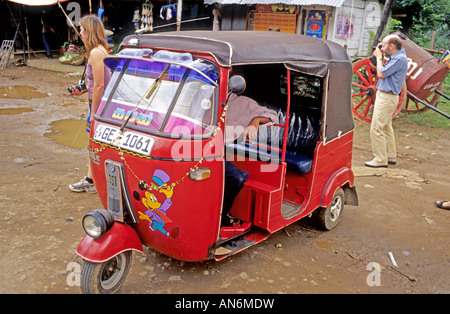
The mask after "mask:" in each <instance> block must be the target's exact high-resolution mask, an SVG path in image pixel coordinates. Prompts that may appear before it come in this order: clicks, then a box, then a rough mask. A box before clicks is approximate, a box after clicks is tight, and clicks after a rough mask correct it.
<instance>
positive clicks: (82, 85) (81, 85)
mask: <svg viewBox="0 0 450 314" xmlns="http://www.w3.org/2000/svg"><path fill="white" fill-rule="evenodd" d="M75 88H76V89H78V90H79V91H80V92H82V91H84V90H86V83H85V82H84V80H81V81H79V82H78V84H77V85H73V86H70V87H68V88H67V90H68V91H69V93H72V91H73V90H74V89H75Z"/></svg>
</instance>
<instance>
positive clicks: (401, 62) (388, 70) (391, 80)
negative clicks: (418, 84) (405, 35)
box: [377, 48, 408, 95]
mask: <svg viewBox="0 0 450 314" xmlns="http://www.w3.org/2000/svg"><path fill="white" fill-rule="evenodd" d="M407 71H408V59H407V57H406V53H405V49H404V48H402V49H400V50H399V51H397V52H396V53H394V54H393V55H392V56H391V57H390V58H389V60H388V62H387V63H386V64H385V65H384V66H383V67H382V68H381V72H382V73H383V75H384V76H385V78H384V79H379V80H378V82H377V89H378V90H381V91H383V92H387V93H394V94H396V95H398V94H400V92H401V91H402V86H403V83H404V82H405V77H406V72H407Z"/></svg>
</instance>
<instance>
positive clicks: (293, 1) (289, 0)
mask: <svg viewBox="0 0 450 314" xmlns="http://www.w3.org/2000/svg"><path fill="white" fill-rule="evenodd" d="M344 2H345V0H279V1H277V0H204V3H205V4H214V3H218V4H286V5H326V6H330V7H340V6H342V4H343V3H344Z"/></svg>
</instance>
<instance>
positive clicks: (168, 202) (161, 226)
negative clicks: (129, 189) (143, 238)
mask: <svg viewBox="0 0 450 314" xmlns="http://www.w3.org/2000/svg"><path fill="white" fill-rule="evenodd" d="M169 181H170V176H169V175H168V174H167V173H166V172H164V171H163V170H161V169H156V170H155V171H154V173H153V176H152V177H151V178H150V177H149V178H147V182H144V181H141V182H139V185H138V187H139V190H140V191H134V192H133V196H134V198H135V199H136V200H138V201H140V205H143V206H144V207H145V209H143V211H138V213H139V219H140V220H145V221H148V227H149V228H150V229H151V230H152V231H155V230H157V231H159V232H161V233H162V234H164V235H165V236H166V237H171V238H172V239H176V238H178V236H179V234H180V228H179V227H173V228H171V229H170V230H169V231H168V230H167V228H168V227H167V225H168V224H171V223H172V222H173V221H172V219H170V218H169V217H168V215H167V211H168V210H169V209H170V207H171V206H172V196H173V190H174V187H175V184H174V183H172V184H170V183H168V182H169ZM149 186H151V187H152V188H151V189H149V188H148V187H149Z"/></svg>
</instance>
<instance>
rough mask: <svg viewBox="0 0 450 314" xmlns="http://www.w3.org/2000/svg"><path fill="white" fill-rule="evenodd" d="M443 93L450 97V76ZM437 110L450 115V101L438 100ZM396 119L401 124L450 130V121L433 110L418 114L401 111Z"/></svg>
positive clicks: (446, 80)
mask: <svg viewBox="0 0 450 314" xmlns="http://www.w3.org/2000/svg"><path fill="white" fill-rule="evenodd" d="M442 92H443V93H444V94H446V95H449V96H450V75H447V77H446V78H445V80H444V88H443V90H442ZM437 108H438V109H440V110H441V111H443V112H445V113H447V114H450V101H449V100H447V99H445V98H444V97H440V98H439V100H438V104H437ZM395 119H396V120H398V121H397V122H400V123H406V124H415V125H420V126H424V127H427V128H436V129H446V130H450V119H448V118H446V117H444V116H443V115H441V114H439V113H437V112H435V111H433V110H431V109H429V110H427V111H425V112H420V113H416V114H414V113H408V112H405V111H401V112H400V113H399V114H398V115H397V117H396V118H395Z"/></svg>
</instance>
